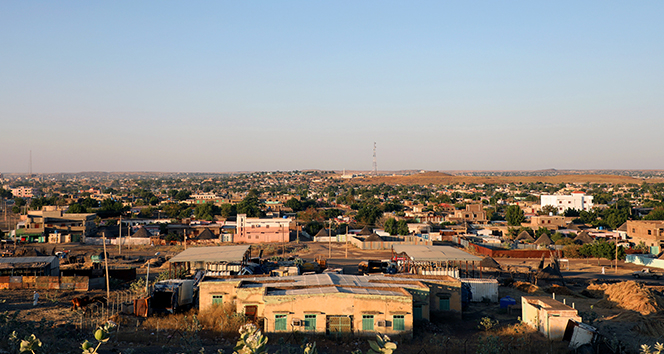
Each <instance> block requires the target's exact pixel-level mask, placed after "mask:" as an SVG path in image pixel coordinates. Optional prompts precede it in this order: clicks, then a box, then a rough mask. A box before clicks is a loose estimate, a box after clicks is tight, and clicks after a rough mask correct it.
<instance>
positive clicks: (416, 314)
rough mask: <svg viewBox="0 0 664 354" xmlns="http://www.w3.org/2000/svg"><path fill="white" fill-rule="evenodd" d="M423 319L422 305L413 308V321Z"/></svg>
mask: <svg viewBox="0 0 664 354" xmlns="http://www.w3.org/2000/svg"><path fill="white" fill-rule="evenodd" d="M421 319H422V305H416V306H413V320H421Z"/></svg>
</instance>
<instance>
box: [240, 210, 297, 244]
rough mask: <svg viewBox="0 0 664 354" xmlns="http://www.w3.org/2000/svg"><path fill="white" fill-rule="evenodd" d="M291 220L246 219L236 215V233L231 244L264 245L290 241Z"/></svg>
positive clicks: (245, 216)
mask: <svg viewBox="0 0 664 354" xmlns="http://www.w3.org/2000/svg"><path fill="white" fill-rule="evenodd" d="M291 221H292V220H291V219H290V218H287V219H277V218H274V219H264V218H247V215H245V214H238V215H237V224H236V232H235V235H233V240H232V242H235V243H241V242H243V243H265V242H288V241H290V223H291Z"/></svg>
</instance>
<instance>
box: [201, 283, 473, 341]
mask: <svg viewBox="0 0 664 354" xmlns="http://www.w3.org/2000/svg"><path fill="white" fill-rule="evenodd" d="M214 305H227V306H228V305H231V306H235V307H236V311H237V312H238V313H243V314H245V315H246V316H247V317H249V318H251V319H254V320H255V321H257V322H259V323H262V324H263V329H264V331H265V332H266V333H273V332H292V331H299V332H304V331H308V332H315V333H327V334H334V333H339V332H341V333H355V334H358V335H363V334H366V335H373V334H375V333H384V334H388V335H393V334H411V333H412V330H413V321H416V320H419V319H429V318H430V313H431V312H432V311H448V312H450V313H453V314H454V315H455V316H460V314H461V281H460V280H458V279H455V278H452V277H447V276H429V277H426V276H416V275H414V276H409V275H399V276H386V275H377V276H356V275H344V274H336V273H324V274H317V275H300V276H289V277H279V278H275V277H256V278H227V279H211V280H207V281H204V282H202V283H201V285H200V293H199V308H200V310H205V309H207V308H209V307H210V306H214Z"/></svg>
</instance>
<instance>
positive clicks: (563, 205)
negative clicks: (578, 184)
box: [540, 192, 593, 214]
mask: <svg viewBox="0 0 664 354" xmlns="http://www.w3.org/2000/svg"><path fill="white" fill-rule="evenodd" d="M540 204H541V206H542V207H544V206H545V205H551V206H553V207H555V208H556V209H558V213H560V214H562V213H563V212H565V210H567V209H576V210H579V211H581V210H585V211H590V209H592V208H593V196H591V195H586V194H585V193H583V192H572V194H570V195H557V194H555V195H548V194H544V195H542V196H541V197H540Z"/></svg>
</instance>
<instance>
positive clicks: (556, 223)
mask: <svg viewBox="0 0 664 354" xmlns="http://www.w3.org/2000/svg"><path fill="white" fill-rule="evenodd" d="M525 225H526V226H528V227H530V228H532V229H533V230H537V229H539V228H540V227H545V228H547V229H549V230H558V229H560V228H564V227H565V226H566V225H567V222H566V221H565V217H564V216H561V215H553V216H549V215H538V216H531V217H530V224H525Z"/></svg>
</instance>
